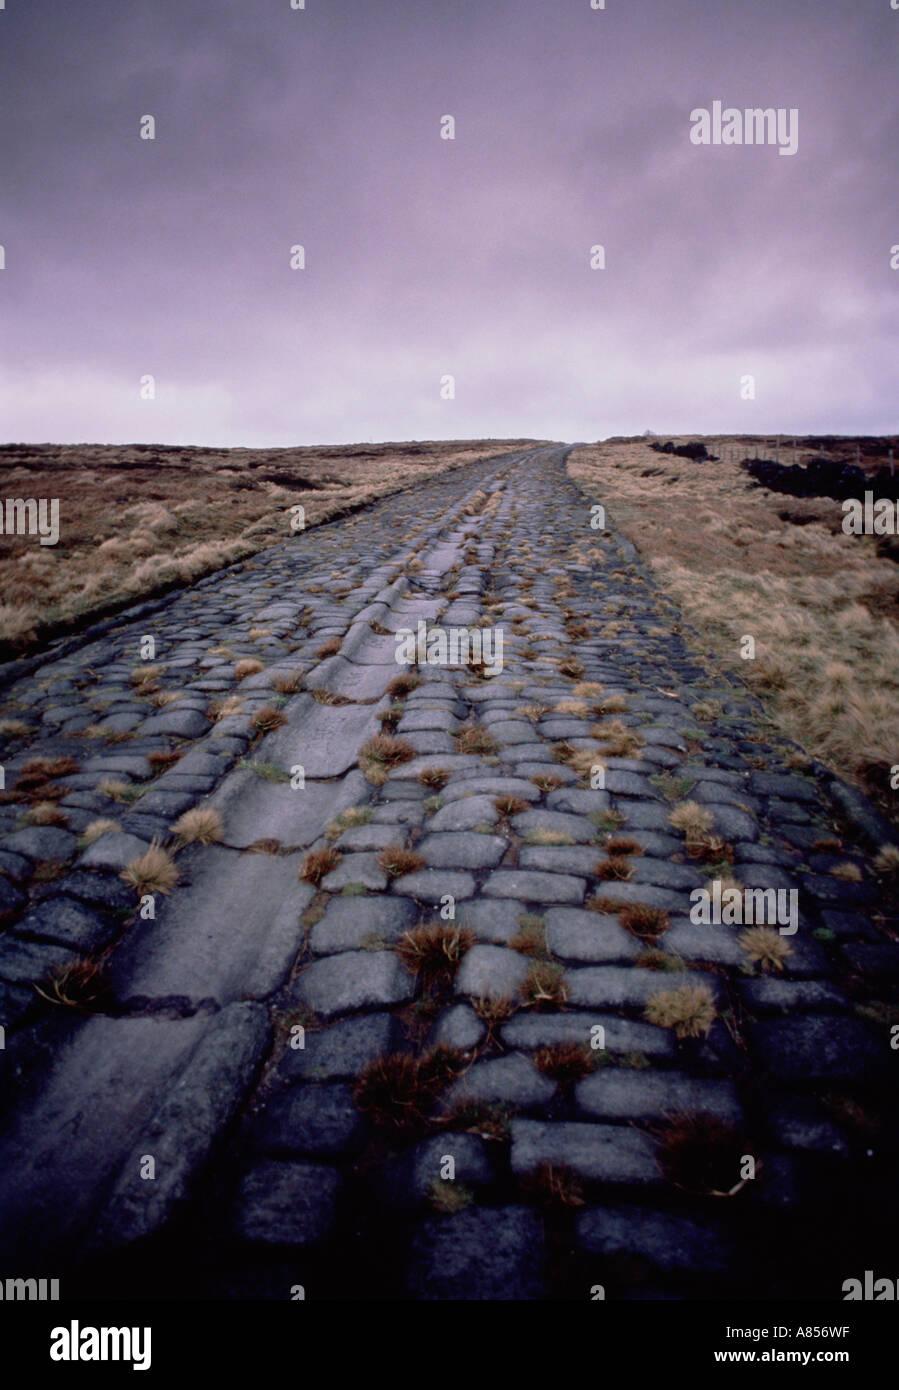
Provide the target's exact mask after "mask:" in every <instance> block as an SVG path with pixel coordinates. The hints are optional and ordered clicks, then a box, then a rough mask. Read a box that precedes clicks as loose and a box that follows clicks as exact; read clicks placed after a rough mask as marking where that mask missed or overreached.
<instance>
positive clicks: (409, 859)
mask: <svg viewBox="0 0 899 1390" xmlns="http://www.w3.org/2000/svg"><path fill="white" fill-rule="evenodd" d="M378 863H379V864H380V866H381V868H382V869H383V870H384V872H385V874H386V875H387V877H388V878H402V876H403V874H414V873H417V872H418V870H419V869H423V868H424V866H425V861H424V860H423V859H422V857H421V855H420V854H416V852H415V850H414V849H406V848H405V847H404V846H403V845H387V847H386V848H385V849H382V850H381V852H380V854H379V855H378Z"/></svg>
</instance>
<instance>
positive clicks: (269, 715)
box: [250, 705, 287, 734]
mask: <svg viewBox="0 0 899 1390" xmlns="http://www.w3.org/2000/svg"><path fill="white" fill-rule="evenodd" d="M286 723H287V720H286V719H285V718H284V715H283V714H282V713H281V711H280V710H279V709H275V707H274V705H263V706H262V709H259V710H257V711H256V713H255V714H254V715H253V718H252V719H251V720H250V725H251V727H252V728H254V729H255V730H256V732H257V733H260V734H270V733H271V732H272V730H273V729H280V728H281V726H282V725H283V724H286Z"/></svg>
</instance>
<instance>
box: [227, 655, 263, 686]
mask: <svg viewBox="0 0 899 1390" xmlns="http://www.w3.org/2000/svg"><path fill="white" fill-rule="evenodd" d="M262 670H264V667H263V665H262V662H261V661H257V660H256V658H255V657H253V656H245V657H243V658H242V660H240V661H238V662H236V663H235V665H234V675H235V677H236V678H237V680H239V681H242V680H246V678H247V676H258V675H259V672H260V671H262Z"/></svg>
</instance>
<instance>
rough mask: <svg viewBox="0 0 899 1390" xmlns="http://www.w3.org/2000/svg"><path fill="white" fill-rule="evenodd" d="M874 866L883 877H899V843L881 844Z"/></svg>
mask: <svg viewBox="0 0 899 1390" xmlns="http://www.w3.org/2000/svg"><path fill="white" fill-rule="evenodd" d="M874 867H875V869H876V870H877V872H878V874H879V875H880V876H881V878H886V879H893V878H899V845H881V847H880V849H879V850H878V852H877V858H876V859H875V860H874Z"/></svg>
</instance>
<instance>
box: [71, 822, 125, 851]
mask: <svg viewBox="0 0 899 1390" xmlns="http://www.w3.org/2000/svg"><path fill="white" fill-rule="evenodd" d="M120 829H121V826H120V825H119V823H118V821H117V820H109V819H108V817H105V816H101V817H99V818H98V819H97V820H92V821H91V822H90V823H89V824H88V825H86V826H85V827H84V829H83V830H82V832H81V834H80V835H79V837H78V848H79V849H88V848H89V847H90V846H91V845H92V844H93V843H94V841H95V840H99V838H100V836H101V835H111V834H113V833H114V832H115V831H116V830H120Z"/></svg>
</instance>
